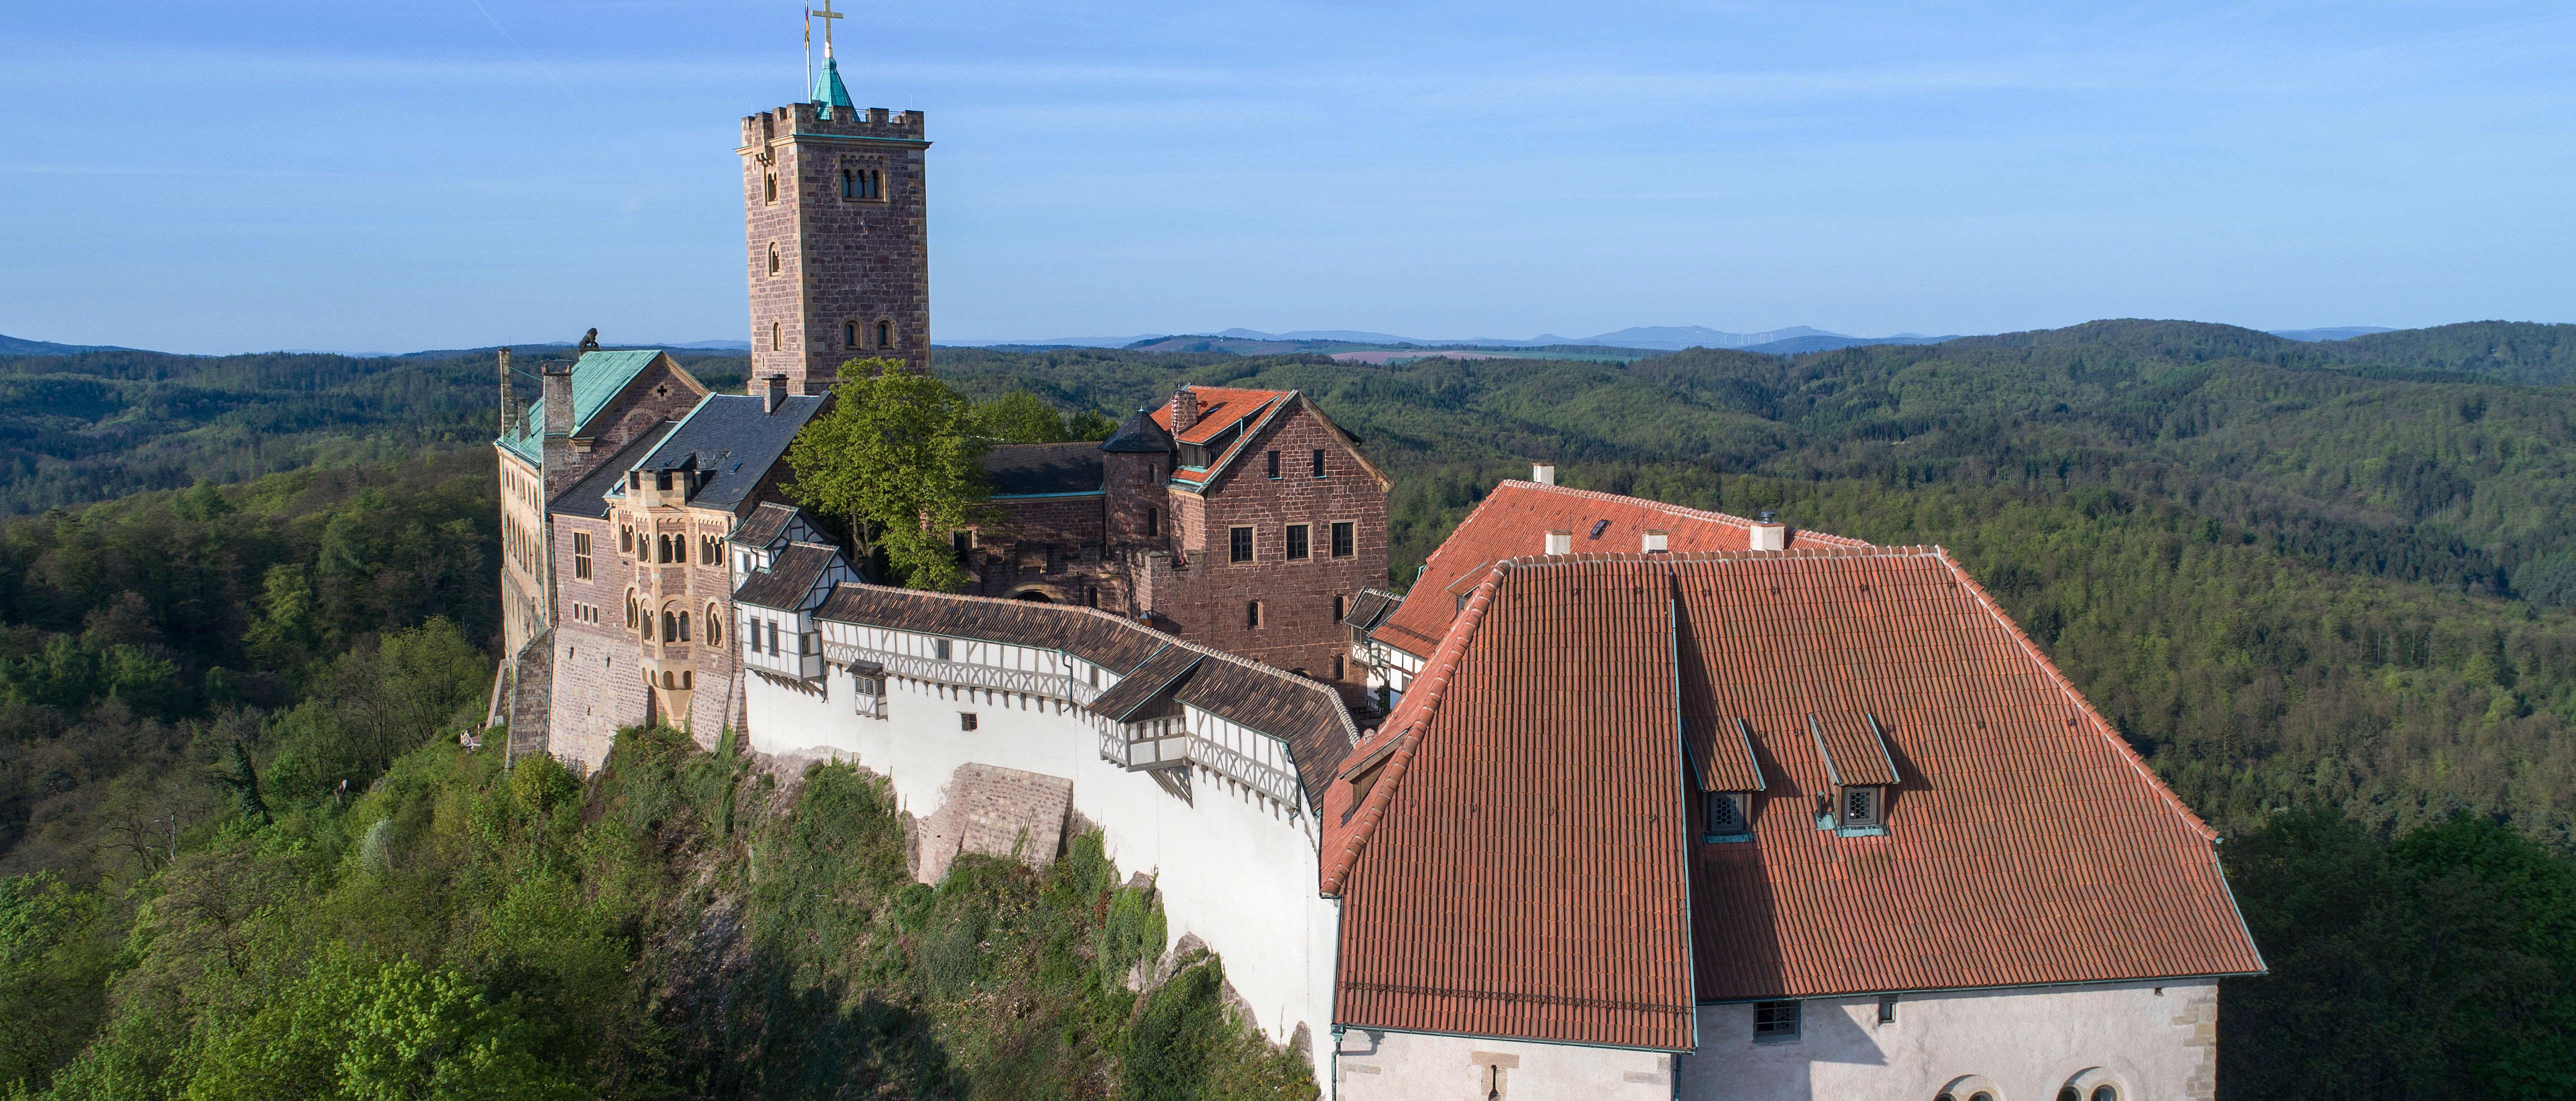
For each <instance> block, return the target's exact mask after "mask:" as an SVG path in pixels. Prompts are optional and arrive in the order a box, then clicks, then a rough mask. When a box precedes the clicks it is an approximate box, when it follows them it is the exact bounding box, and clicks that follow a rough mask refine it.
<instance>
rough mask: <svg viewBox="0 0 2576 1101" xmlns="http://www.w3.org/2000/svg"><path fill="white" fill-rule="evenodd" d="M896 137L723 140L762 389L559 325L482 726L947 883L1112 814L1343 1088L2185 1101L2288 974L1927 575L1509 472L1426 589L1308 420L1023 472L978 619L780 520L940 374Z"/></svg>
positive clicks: (2201, 841)
mask: <svg viewBox="0 0 2576 1101" xmlns="http://www.w3.org/2000/svg"><path fill="white" fill-rule="evenodd" d="M924 132H925V131H924V127H923V120H922V116H921V114H920V113H918V112H909V111H908V112H903V113H901V114H894V113H890V112H887V111H884V110H877V109H871V110H866V111H860V110H856V109H854V108H853V107H852V105H851V101H850V99H849V97H848V94H847V91H846V89H845V87H844V86H843V84H842V81H841V78H840V75H839V73H838V71H837V67H836V65H835V64H834V62H833V61H832V59H831V57H830V55H829V47H828V45H827V52H826V57H825V61H824V66H823V70H822V75H821V77H820V78H818V80H817V82H816V85H815V87H814V90H813V92H812V95H811V98H810V99H809V101H808V102H804V103H797V104H792V105H789V106H787V107H783V108H779V109H776V110H773V111H768V112H764V113H762V114H759V115H754V116H751V117H749V118H746V119H744V120H743V123H742V130H741V133H742V145H741V146H740V147H739V148H738V149H737V150H736V152H737V154H738V155H739V156H740V157H741V160H742V164H743V172H744V192H743V196H744V210H745V219H744V225H745V233H746V236H745V243H746V252H747V256H748V258H749V264H748V273H747V274H748V277H749V280H750V285H751V317H750V321H751V332H752V337H753V340H752V343H753V352H752V381H751V384H750V386H749V387H748V390H749V392H748V393H745V394H739V395H736V394H711V393H708V392H707V391H706V388H705V387H704V386H702V385H700V384H699V383H698V382H697V381H696V380H695V379H694V378H693V377H692V376H691V375H690V374H689V372H688V371H686V370H685V369H684V368H683V367H682V366H681V365H680V364H679V363H677V362H676V361H674V360H673V359H672V358H671V357H669V356H668V355H666V354H663V353H660V352H656V351H650V350H639V351H613V350H595V349H591V348H588V347H585V348H584V349H583V351H582V353H581V354H580V355H578V357H577V358H576V359H574V360H573V361H571V362H569V363H554V364H547V365H544V367H543V368H542V371H541V372H540V387H539V391H540V392H539V400H538V402H537V403H536V404H535V405H533V406H530V407H525V408H523V407H521V406H520V405H519V404H518V403H517V401H516V399H515V398H514V396H513V395H514V390H513V389H512V385H511V382H510V371H511V368H510V366H509V364H508V363H507V360H506V354H505V360H504V364H503V398H502V414H501V433H500V437H499V439H498V440H497V442H496V453H497V456H498V462H499V468H500V479H501V487H502V491H503V492H502V496H501V509H502V521H503V531H504V538H505V546H506V548H507V550H508V554H507V555H506V556H505V557H506V560H505V562H504V565H503V568H502V583H503V591H504V594H505V601H507V605H506V606H505V608H504V613H505V614H504V620H505V645H506V646H507V648H508V654H509V656H508V657H507V659H505V662H504V673H505V676H504V677H503V683H502V684H501V686H500V687H498V688H497V689H496V692H495V702H494V712H495V717H496V719H506V720H507V723H508V726H509V751H510V752H511V753H513V754H525V753H548V754H553V755H556V756H558V757H561V758H563V759H565V760H567V761H570V762H572V763H574V764H576V765H580V766H595V765H597V764H599V763H600V762H601V761H603V760H604V759H605V757H606V755H607V753H608V752H609V749H610V747H611V744H612V739H613V735H614V732H615V730H616V729H617V728H618V727H620V726H628V725H634V724H637V723H643V722H648V721H660V722H666V723H669V724H672V725H674V726H679V727H682V728H684V729H687V730H689V731H690V732H691V733H692V734H693V735H694V736H695V737H696V738H697V739H698V740H699V741H700V742H701V743H704V744H712V743H713V742H714V740H715V739H716V738H717V737H718V736H719V733H720V732H722V731H726V730H732V731H735V732H738V733H739V735H740V736H741V737H742V738H744V739H745V740H746V741H747V743H748V745H749V746H750V747H751V748H753V749H755V750H757V751H760V752H763V753H767V754H772V755H776V756H779V757H783V758H790V759H793V758H830V759H837V760H843V761H849V762H853V763H855V764H857V765H859V766H860V767H863V768H866V769H869V770H870V771H872V772H875V773H877V774H879V775H881V776H883V777H885V778H886V780H887V781H888V782H889V784H890V785H891V787H892V789H893V792H894V794H895V796H896V798H897V799H898V801H899V802H900V805H901V806H902V807H903V808H904V810H905V812H906V813H907V814H909V815H910V816H912V819H913V822H914V824H915V828H914V829H913V831H912V833H913V836H914V838H915V840H914V843H913V844H914V852H913V854H912V855H913V858H914V862H915V866H916V870H917V874H918V875H920V876H921V877H922V878H923V879H924V880H925V881H931V880H936V879H937V878H938V877H939V875H940V874H941V873H942V871H943V870H944V869H945V867H946V866H947V864H948V862H949V861H950V860H952V859H954V858H955V856H956V855H957V854H959V853H962V852H970V851H981V852H996V853H1016V854H1018V855H1020V856H1022V857H1024V858H1028V859H1033V860H1037V861H1041V862H1042V861H1045V860H1048V859H1051V858H1052V856H1053V854H1054V853H1055V852H1056V851H1057V849H1058V846H1059V845H1060V844H1061V841H1062V838H1063V835H1064V833H1065V831H1066V830H1067V829H1069V828H1072V827H1074V826H1076V825H1083V824H1087V825H1088V826H1090V827H1092V828H1097V829H1098V830H1100V832H1101V834H1102V837H1103V841H1104V844H1105V846H1106V848H1107V851H1108V852H1109V853H1110V855H1111V856H1112V857H1113V858H1114V859H1115V860H1116V861H1117V862H1118V864H1119V865H1120V867H1121V868H1122V869H1124V870H1127V871H1130V872H1137V873H1145V874H1150V875H1152V876H1153V877H1154V883H1155V885H1156V888H1157V890H1158V892H1159V893H1160V896H1161V899H1162V902H1163V906H1164V908H1165V911H1166V913H1167V915H1168V918H1169V922H1170V927H1171V929H1172V931H1173V934H1174V936H1175V937H1176V938H1177V939H1178V940H1179V941H1181V942H1183V943H1185V944H1197V945H1204V946H1206V947H1208V948H1210V949H1213V950H1215V951H1217V952H1219V953H1220V954H1222V956H1223V957H1224V959H1225V962H1226V974H1227V976H1228V980H1229V991H1228V992H1229V997H1230V999H1231V1000H1232V1001H1233V1003H1234V1004H1235V1005H1236V1006H1237V1008H1238V1009H1239V1010H1240V1011H1241V1012H1242V1013H1243V1014H1244V1015H1245V1016H1246V1017H1247V1019H1249V1020H1250V1021H1252V1022H1253V1023H1254V1024H1256V1025H1257V1026H1258V1027H1259V1028H1260V1029H1261V1030H1262V1031H1263V1032H1264V1033H1265V1034H1267V1035H1268V1036H1270V1037H1271V1038H1272V1039H1273V1040H1275V1041H1277V1042H1279V1043H1282V1044H1286V1045H1288V1046H1290V1047H1291V1048H1293V1049H1294V1050H1296V1051H1298V1052H1299V1053H1300V1054H1301V1055H1302V1056H1303V1057H1304V1058H1306V1059H1307V1060H1309V1061H1310V1063H1311V1065H1312V1066H1313V1068H1314V1071H1315V1074H1316V1081H1317V1082H1318V1083H1319V1085H1320V1086H1321V1088H1322V1090H1323V1091H1324V1093H1325V1095H1326V1096H1328V1097H1333V1098H1344V1097H1347V1098H1354V1099H1366V1098H1425V1097H1463V1098H1484V1099H1488V1101H1493V1099H1499V1098H1565V1097H1579V1098H1584V1099H1586V1101H1590V1099H1595V1098H1603V1099H1610V1098H1638V1099H1646V1098H1657V1099H1664V1098H1721V1097H1723V1098H1754V1099H1786V1098H1838V1099H1839V1098H1891V1099H1895V1098H1908V1099H1921V1101H1933V1099H1941V1101H2023V1099H2052V1101H2068V1099H2072V1101H2125V1099H2132V1098H2140V1099H2163V1098H2202V1099H2206V1098H2210V1097H2212V1096H2214V1093H2215V1075H2216V1066H2217V1052H2216V1032H2215V1029H2216V1013H2217V983H2218V980H2219V979H2220V978H2222V977H2225V976H2230V975H2244V974H2252V973H2258V972H2260V971H2261V969H2262V961H2261V958H2260V956H2259V954H2258V953H2257V951H2256V949H2255V946H2254V945H2253V943H2252V940H2251V939H2250V937H2249V936H2248V934H2247V933H2246V930H2245V926H2244V923H2243V921H2242V920H2241V918H2239V917H2238V915H2237V913H2236V910H2235V907H2234V903H2233V901H2232V899H2231V897H2230V896H2229V894H2228V890H2227V885H2226V881H2225V878H2224V877H2223V875H2222V874H2221V872H2220V869H2219V866H2218V862H2217V857H2216V851H2215V848H2214V842H2215V834H2214V833H2213V832H2212V831H2211V830H2210V829H2209V828H2208V827H2207V826H2206V825H2204V824H2203V823H2201V822H2200V821H2199V819H2197V818H2196V817H2194V816H2193V815H2192V813H2191V812H2190V811H2189V810H2188V809H2187V808H2185V807H2184V806H2182V804H2181V803H2180V802H2179V801H2178V800H2177V799H2176V798H2175V797H2174V796H2173V794H2172V793H2171V792H2170V791H2168V790H2167V789H2166V788H2165V787H2164V786H2163V785H2162V784H2161V783H2160V782H2159V781H2158V780H2157V779H2156V778H2155V776H2154V775H2153V774H2152V773H2151V772H2150V771H2149V770H2148V769H2147V768H2146V766H2145V765H2144V763H2143V762H2142V761H2140V760H2139V758H2138V757H2137V756H2136V755H2135V754H2134V753H2133V752H2131V751H2130V750H2129V748H2128V747H2127V745H2126V744H2125V743H2124V742H2123V741H2122V740H2121V738H2120V736H2119V735H2118V733H2117V731H2115V730H2114V729H2113V728H2112V727H2111V726H2110V724H2108V723H2107V722H2105V721H2104V720H2103V719H2102V717H2101V716H2100V715H2099V714H2097V713H2096V712H2095V711H2094V709H2093V708H2092V707H2091V706H2090V705H2089V704H2088V703H2087V702H2086V701H2085V699H2084V698H2083V695H2082V694H2081V693H2080V692H2079V691H2078V690H2077V689H2076V688H2075V687H2074V686H2073V685H2072V684H2071V683H2069V682H2068V681H2067V680H2066V679H2065V678H2064V677H2063V676H2061V675H2060V674H2059V673H2058V672H2057V670H2056V669H2055V668H2054V667H2053V666H2052V665H2051V664H2050V662H2049V661H2048V659H2047V657H2046V655H2045V654H2044V653H2043V652H2042V651H2041V650H2040V649H2039V647H2038V646H2037V645H2035V644H2034V643H2033V642H2032V641H2031V640H2030V639H2029V638H2028V637H2027V636H2025V635H2024V634H2023V633H2022V632H2021V631H2020V630H2019V629H2018V628H2017V627H2016V626H2014V624H2013V623H2012V621H2011V619H2010V618H2009V617H2008V616H2007V615H2006V614H2005V613H2004V612H2003V611H2002V610H2001V609H2000V608H1999V607H1998V606H1997V605H1996V604H1995V602H1994V601H1993V600H1992V599H1991V598H1989V597H1988V596H1987V595H1986V594H1985V593H1984V591H1983V590H1982V589H1981V588H1979V586H1978V585H1977V583H1976V582H1975V580H1974V579H1973V578H1971V577H1970V576H1969V575H1968V573H1967V572H1966V571H1965V570H1964V569H1962V568H1960V567H1959V565H1958V564H1957V563H1955V562H1954V561H1952V560H1951V559H1950V558H1949V557H1948V556H1947V555H1946V554H1945V553H1943V552H1942V551H1940V550H1939V549H1938V548H1926V547H1879V546H1873V545H1870V544H1867V543H1863V542H1861V541H1858V540H1853V539H1847V538H1840V537H1836V536H1832V535H1827V534H1824V533H1819V532H1811V531H1804V530H1799V529H1796V528H1794V527H1792V526H1790V525H1788V524H1785V523H1780V522H1777V521H1774V520H1772V519H1771V518H1770V517H1768V516H1765V517H1763V518H1760V519H1754V520H1748V519H1744V518H1741V517H1735V516H1728V515H1724V514H1719V513H1712V512H1704V511H1698V510H1692V509H1685V508H1679V507H1676V506H1671V505H1665V504H1661V503H1658V502H1653V501H1645V500H1639V499H1634V498H1626V497H1618V496H1612V495H1607V494H1598V493H1589V492H1584V491H1579V490H1573V489H1568V488H1565V487H1561V486H1558V485H1556V484H1554V481H1555V480H1554V470H1553V468H1552V467H1546V466H1540V467H1537V468H1534V470H1533V473H1532V477H1531V479H1530V480H1528V481H1509V482H1505V483H1503V484H1502V485H1500V486H1498V487H1496V488H1495V489H1494V490H1493V491H1492V493H1491V494H1489V495H1488V496H1487V497H1486V498H1485V499H1484V500H1483V501H1482V502H1481V503H1480V504H1479V505H1478V506H1477V508H1476V509H1475V511H1474V512H1473V513H1472V514H1470V515H1469V516H1468V517H1467V518H1466V519H1465V520H1464V521H1463V522H1461V524H1460V525H1459V527H1458V529H1457V530H1456V531H1455V532H1454V533H1453V534H1452V535H1451V536H1450V537H1449V538H1448V539H1447V540H1446V541H1445V542H1444V543H1443V544H1442V545H1441V547H1440V548H1439V549H1438V550H1437V551H1436V552H1435V553H1433V554H1432V556H1431V557H1430V559H1429V561H1428V562H1427V563H1426V565H1425V567H1424V569H1423V571H1422V574H1421V576H1419V577H1418V578H1416V579H1415V581H1414V583H1413V584H1412V585H1411V586H1410V587H1409V588H1407V589H1406V590H1405V591H1403V592H1401V593H1397V592H1394V591H1390V590H1388V589H1386V588H1384V587H1383V586H1384V585H1385V584H1386V582H1387V547H1386V538H1387V537H1386V494H1387V490H1388V486H1389V483H1388V480H1387V478H1386V477H1385V475H1384V474H1383V473H1382V472H1380V471H1379V470H1378V469H1377V468H1376V467H1375V466H1373V465H1372V464H1371V463H1370V461H1369V460H1368V458H1367V456H1366V455H1365V454H1364V453H1363V452H1362V450H1361V449H1360V447H1359V446H1358V444H1357V443H1356V442H1355V441H1354V440H1353V439H1352V438H1351V437H1350V436H1349V434H1347V433H1345V432H1343V431H1341V430H1340V429H1339V428H1338V427H1337V426H1335V425H1334V423H1333V421H1332V420H1331V418H1330V417H1329V416H1327V415H1326V414H1325V413H1324V411H1323V410H1321V409H1319V408H1317V407H1316V406H1315V405H1314V404H1313V403H1312V402H1311V401H1309V400H1308V399H1307V398H1306V397H1305V396H1304V395H1302V394H1300V393H1297V392H1294V391H1269V390H1249V389H1234V388H1217V387H1196V386H1191V387H1183V388H1182V389H1180V390H1179V391H1178V392H1176V393H1174V394H1173V395H1171V397H1170V398H1169V399H1168V400H1167V401H1165V402H1163V403H1161V404H1160V405H1158V406H1157V407H1155V408H1152V409H1148V410H1138V411H1137V412H1136V413H1134V414H1133V415H1131V416H1129V417H1127V418H1126V420H1125V422H1124V423H1122V424H1121V425H1120V426H1119V428H1118V430H1117V432H1116V433H1115V434H1114V435H1113V436H1112V437H1111V438H1110V439H1109V440H1107V441H1106V442H1104V443H1084V444H1041V445H1015V446H1000V447H995V448H994V449H992V451H991V453H990V454H989V455H988V457H987V459H986V469H987V474H988V476H989V479H990V482H991V484H992V488H993V490H994V503H995V504H996V505H997V506H998V507H999V508H1000V509H1001V510H1002V512H1003V514H1004V515H1005V516H1006V517H1007V522H1005V523H998V524H995V525H993V526H991V527H990V528H989V529H984V530H965V531H958V532H954V533H951V539H952V546H953V547H954V548H955V550H956V552H957V554H958V555H959V557H960V561H961V562H962V563H963V564H965V565H966V566H967V568H968V570H969V574H970V576H971V578H972V580H971V582H970V583H969V585H968V587H967V588H968V591H965V592H958V593H930V592H919V591H909V590H903V589H894V588H887V587H884V586H880V585H873V584H868V583H865V581H864V580H863V579H862V577H861V571H860V570H859V569H858V568H857V566H856V564H854V563H853V562H852V560H851V559H850V558H849V556H848V555H847V554H846V552H845V551H844V549H843V548H842V547H841V546H839V545H837V544H836V542H835V541H834V539H833V538H832V535H831V532H830V530H829V529H828V525H827V524H825V523H823V522H822V521H820V520H819V519H818V518H816V517H814V516H811V515H809V514H807V513H806V512H804V511H803V510H801V509H800V508H798V507H797V505H796V503H795V501H794V500H793V499H792V498H791V497H790V496H789V495H788V494H787V493H786V492H785V491H784V490H783V489H782V483H783V482H784V481H785V480H786V474H785V470H784V463H783V457H784V455H785V453H786V450H787V448H788V446H789V444H790V443H791V442H792V441H793V440H794V438H795V436H796V433H797V432H798V431H799V430H800V429H801V428H802V427H803V426H804V425H806V424H808V423H810V422H811V421H812V420H813V419H814V418H815V417H817V416H822V415H827V414H828V412H829V407H830V402H831V401H832V398H831V395H830V387H831V384H832V383H833V381H835V379H836V378H837V366H838V364H840V363H843V362H846V361H849V360H854V359H863V358H875V357H880V356H883V357H887V358H896V359H900V360H903V361H904V362H905V363H907V364H908V365H910V366H912V367H914V368H916V369H926V368H927V366H928V356H929V350H930V344H929V324H928V321H929V313H928V287H927V283H926V272H927V263H926V259H925V257H926V248H925V245H926V240H927V222H926V218H925V211H926V201H925V188H926V184H925V180H924V176H923V164H924V157H925V151H926V149H927V147H928V142H927V141H926V140H925V138H924V137H923V135H924Z"/></svg>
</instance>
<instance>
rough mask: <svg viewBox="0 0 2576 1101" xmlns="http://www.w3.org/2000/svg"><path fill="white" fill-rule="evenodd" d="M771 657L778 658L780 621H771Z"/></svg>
mask: <svg viewBox="0 0 2576 1101" xmlns="http://www.w3.org/2000/svg"><path fill="white" fill-rule="evenodd" d="M769 656H771V657H777V656H778V621H777V620H774V619H773V620H770V621H769Z"/></svg>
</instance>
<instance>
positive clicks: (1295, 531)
mask: <svg viewBox="0 0 2576 1101" xmlns="http://www.w3.org/2000/svg"><path fill="white" fill-rule="evenodd" d="M1306 531H1307V528H1306V525H1304V524H1290V525H1288V557H1289V558H1290V559H1292V560H1296V561H1301V562H1302V561H1304V560H1305V559H1306V558H1307V554H1306Z"/></svg>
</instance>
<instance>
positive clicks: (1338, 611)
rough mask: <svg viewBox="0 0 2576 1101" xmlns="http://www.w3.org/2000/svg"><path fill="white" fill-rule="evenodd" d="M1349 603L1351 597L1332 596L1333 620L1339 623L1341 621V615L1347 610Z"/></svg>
mask: <svg viewBox="0 0 2576 1101" xmlns="http://www.w3.org/2000/svg"><path fill="white" fill-rule="evenodd" d="M1350 603H1351V598H1349V597H1347V596H1336V597H1334V598H1333V622H1335V623H1339V622H1341V621H1342V616H1344V615H1345V614H1348V612H1349V609H1350Z"/></svg>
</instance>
